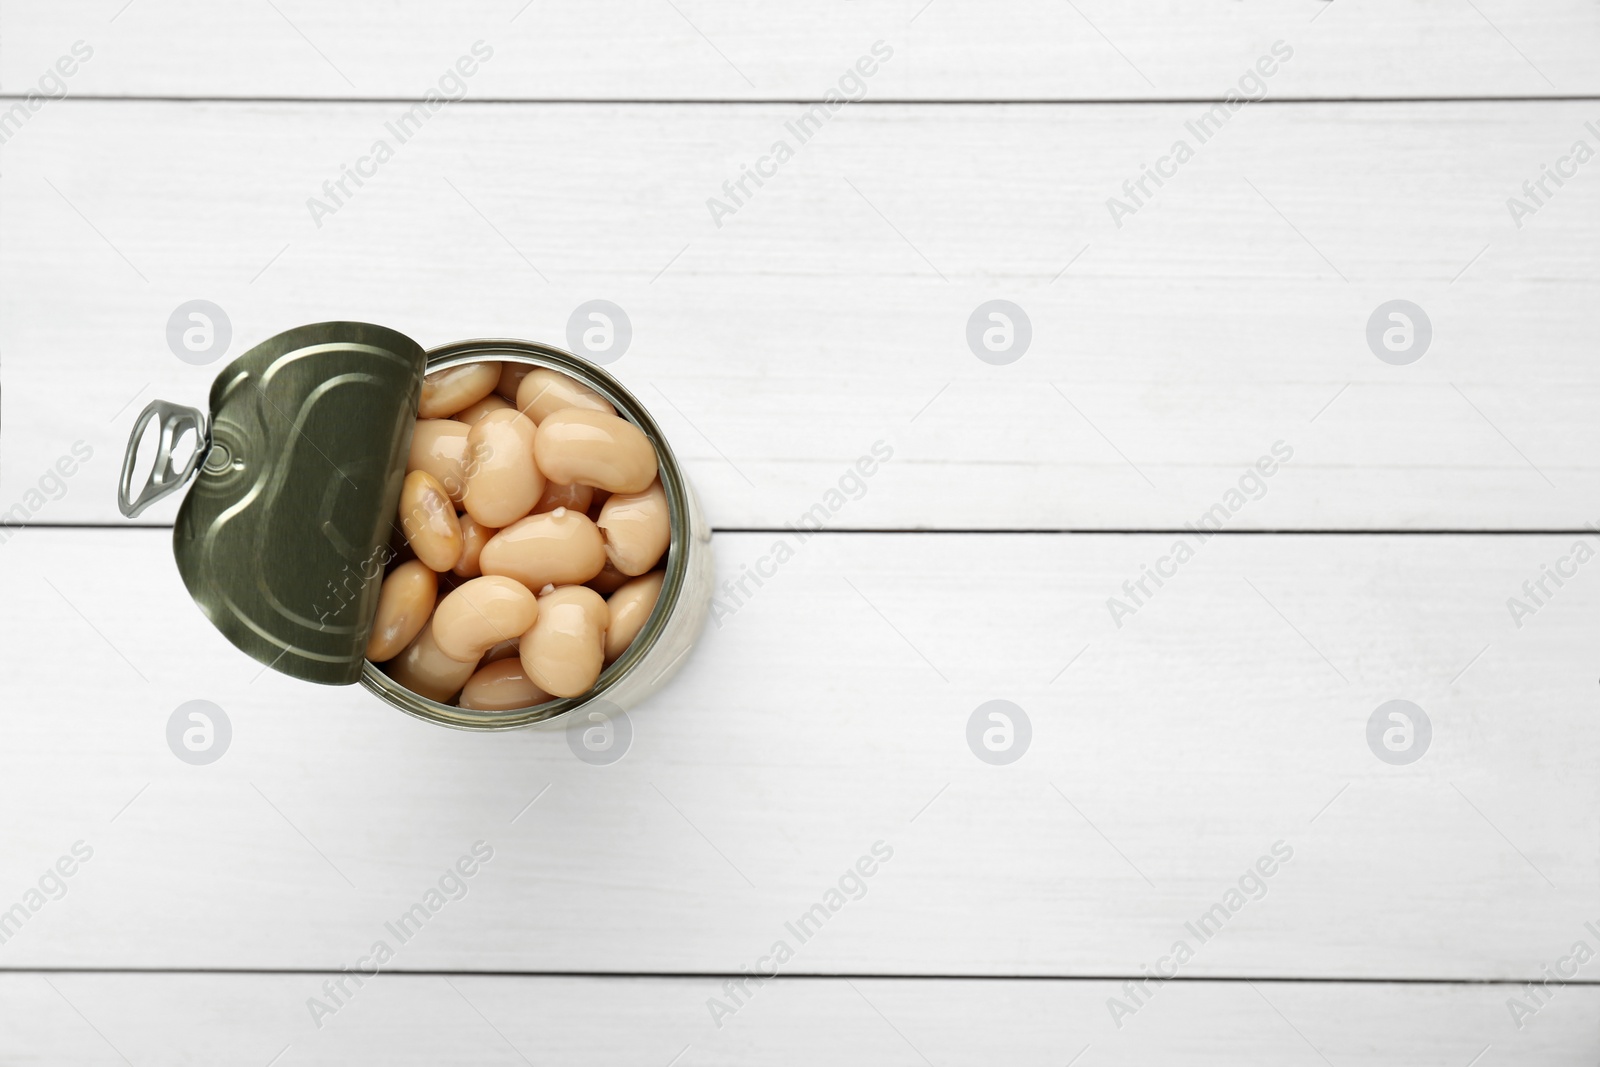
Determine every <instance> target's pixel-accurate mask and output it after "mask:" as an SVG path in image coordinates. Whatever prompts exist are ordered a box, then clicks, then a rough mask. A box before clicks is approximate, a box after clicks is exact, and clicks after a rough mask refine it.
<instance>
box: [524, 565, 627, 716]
mask: <svg viewBox="0 0 1600 1067" xmlns="http://www.w3.org/2000/svg"><path fill="white" fill-rule="evenodd" d="M609 621H610V613H609V609H608V608H607V607H606V602H605V600H604V599H603V598H602V597H601V596H600V594H599V593H596V592H595V591H594V590H593V589H589V588H586V587H584V586H581V585H565V586H561V587H560V588H558V589H556V590H554V591H552V592H550V593H547V594H545V595H544V596H542V597H540V598H539V617H538V618H537V619H536V620H534V623H533V627H532V628H531V629H530V630H529V631H528V632H527V633H525V634H523V635H522V650H521V656H520V659H521V662H522V666H523V669H524V670H526V671H527V672H528V678H529V679H530V680H531V681H532V682H533V683H534V684H535V685H537V686H538V687H539V688H540V689H543V690H544V691H545V692H547V693H549V694H551V695H552V696H558V697H576V696H582V695H583V694H584V693H586V692H588V691H589V689H590V688H592V687H593V686H594V683H595V680H596V679H597V678H599V677H600V671H601V669H602V668H603V667H604V666H605V651H606V647H605V646H606V625H607V624H608V623H609Z"/></svg>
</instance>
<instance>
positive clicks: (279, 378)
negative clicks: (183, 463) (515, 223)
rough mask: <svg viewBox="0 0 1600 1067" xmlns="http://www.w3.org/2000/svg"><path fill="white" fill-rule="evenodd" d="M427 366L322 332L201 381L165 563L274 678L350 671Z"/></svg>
mask: <svg viewBox="0 0 1600 1067" xmlns="http://www.w3.org/2000/svg"><path fill="white" fill-rule="evenodd" d="M425 364H426V357H425V355H424V353H423V350H422V347H421V346H420V345H418V344H417V343H416V342H415V341H413V340H411V338H409V337H406V336H405V335H403V334H400V333H396V332H395V331H394V330H390V329H387V328H385V327H383V326H374V325H371V324H369V323H361V322H323V323H316V324H314V325H311V326H300V327H297V328H295V329H293V330H288V331H286V332H284V333H280V334H278V335H277V336H276V337H272V338H269V339H268V340H266V341H264V342H262V343H261V344H259V345H257V346H256V347H254V348H252V349H251V350H250V351H249V352H246V353H245V354H244V355H243V356H240V357H239V358H238V359H236V360H234V361H233V362H232V363H230V364H228V366H227V367H226V368H224V369H223V371H222V373H221V374H219V375H218V376H217V379H216V381H215V382H214V383H213V384H212V387H211V419H210V434H209V436H210V450H209V451H208V452H206V454H205V462H204V463H203V464H201V466H200V469H199V472H198V477H197V478H196V480H195V483H194V485H193V486H192V487H191V488H190V490H189V494H188V496H187V497H186V498H185V500H184V502H183V506H182V508H181V509H180V510H179V512H178V518H177V524H176V528H175V529H174V531H173V554H174V555H175V556H176V557H177V560H178V571H179V573H180V574H182V575H183V581H184V584H185V585H186V586H188V588H189V593H190V594H191V595H192V596H193V597H194V599H195V601H196V602H197V603H198V604H199V605H200V607H201V609H202V610H203V611H204V612H205V613H206V616H207V617H208V618H209V619H210V620H211V621H212V623H213V624H215V626H216V627H217V629H219V630H221V631H222V633H223V635H224V636H226V637H227V638H228V640H230V641H232V642H233V643H234V644H235V645H237V646H239V648H240V649H242V650H243V651H244V652H245V653H247V654H248V655H250V656H252V657H254V658H255V659H257V660H260V661H261V662H262V663H265V664H268V665H269V666H271V667H272V668H273V669H274V670H277V671H280V672H282V673H284V674H288V675H292V676H293V677H296V678H304V679H306V680H308V681H313V682H322V683H325V684H329V685H348V684H350V683H352V682H354V681H356V680H357V679H358V678H359V677H360V676H361V669H362V663H363V660H364V659H365V650H366V645H367V637H368V633H369V631H370V629H371V626H372V617H373V614H374V613H375V611H376V609H377V597H378V591H379V588H380V585H381V580H382V576H383V569H384V564H385V563H386V562H387V561H388V558H389V549H388V546H389V542H390V533H391V531H392V529H393V527H394V522H395V510H396V507H397V506H398V503H399V499H400V486H401V483H402V481H403V480H404V478H405V465H406V452H407V450H408V448H409V447H410V441H411V430H412V426H413V424H414V420H415V419H416V412H417V400H418V397H419V395H420V393H421V389H422V376H423V373H424V367H425Z"/></svg>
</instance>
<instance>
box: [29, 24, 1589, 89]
mask: <svg viewBox="0 0 1600 1067" xmlns="http://www.w3.org/2000/svg"><path fill="white" fill-rule="evenodd" d="M125 6H126V5H125V4H124V3H123V0H69V2H63V3H54V4H49V5H40V4H24V3H18V2H8V3H6V4H5V5H4V12H5V20H6V25H7V48H6V56H5V57H4V63H3V66H0V79H3V81H0V84H3V85H4V86H5V88H6V89H7V90H8V91H9V92H12V93H18V92H22V91H25V90H26V89H27V88H29V87H31V86H33V85H34V84H35V83H36V80H37V79H38V77H39V76H40V74H41V73H43V72H45V71H47V70H48V69H50V67H51V66H52V64H54V62H55V61H56V59H57V57H58V56H59V55H61V54H62V53H63V52H64V51H65V50H66V49H67V48H68V47H69V46H70V45H71V43H72V42H73V41H75V40H83V41H85V42H86V43H88V44H89V45H90V46H91V47H93V49H94V55H93V57H92V58H91V59H90V61H89V62H88V63H87V64H85V65H84V66H83V68H82V70H81V71H79V72H77V73H75V74H74V75H73V77H72V78H71V79H70V80H69V82H68V84H69V85H70V87H71V91H72V92H74V93H95V94H110V95H123V94H144V95H158V96H208V97H214V96H234V97H238V96H243V97H256V96H269V97H339V98H344V97H369V98H370V97H407V98H419V97H420V96H421V95H422V94H423V93H424V92H425V91H427V90H429V89H430V88H434V87H435V86H436V85H437V83H438V81H439V78H440V75H441V74H442V73H444V72H445V71H447V70H448V69H449V68H450V67H451V66H452V64H453V63H454V62H455V61H456V59H457V57H458V56H460V55H461V54H463V53H465V52H466V51H467V50H468V48H469V46H470V45H471V44H472V43H473V42H474V41H477V40H482V41H484V42H485V43H486V44H487V45H489V46H490V47H491V48H493V50H494V52H493V57H492V59H491V60H490V61H489V62H488V64H487V65H486V66H485V67H484V69H482V70H481V71H479V72H478V73H476V74H474V75H473V77H472V78H471V79H470V81H469V82H468V85H469V86H470V93H471V94H472V95H474V96H479V97H487V98H503V99H528V98H535V99H573V98H577V99H597V98H605V99H662V98H666V99H691V98H692V99H710V100H725V99H740V100H744V99H755V100H761V99H767V100H771V99H779V100H783V99H820V98H821V97H822V96H823V94H824V93H825V92H826V91H827V90H829V89H830V88H833V87H834V86H835V85H836V84H837V83H838V81H839V79H840V76H841V75H842V74H843V73H844V72H845V71H846V70H847V69H849V68H850V66H851V65H852V64H853V63H854V62H855V60H856V59H857V58H858V57H859V56H860V55H863V54H865V53H867V51H868V49H869V48H870V46H871V45H872V43H873V42H874V41H877V40H883V41H885V42H886V43H889V44H890V46H891V47H892V48H894V50H895V55H894V58H893V60H892V62H891V63H890V64H889V66H888V67H887V68H886V69H885V70H883V71H882V72H881V74H879V75H877V76H875V77H874V78H873V79H872V81H871V82H870V95H872V96H873V97H879V98H885V99H894V98H897V99H933V100H944V99H982V100H1006V99H1107V98H1113V99H1119V98H1120V99H1127V98H1137V99H1178V98H1204V99H1220V98H1221V97H1222V95H1223V94H1224V93H1225V92H1227V91H1228V90H1229V89H1232V88H1234V87H1235V86H1236V85H1237V83H1238V81H1239V79H1240V77H1241V76H1242V75H1243V74H1244V73H1245V72H1247V71H1248V70H1249V69H1250V68H1251V67H1252V66H1253V65H1254V64H1255V63H1256V61H1257V60H1258V59H1259V58H1260V57H1261V56H1262V55H1264V54H1268V53H1269V51H1270V48H1271V46H1272V44H1273V43H1274V42H1276V41H1280V40H1281V41H1284V42H1285V43H1286V44H1287V45H1288V46H1289V47H1290V48H1291V49H1292V50H1293V56H1292V59H1291V60H1290V62H1289V63H1288V65H1287V66H1286V67H1284V69H1283V70H1282V71H1281V72H1279V73H1276V74H1274V75H1273V78H1272V80H1271V81H1270V82H1269V83H1268V84H1269V86H1270V92H1271V93H1272V94H1273V95H1284V96H1299V97H1318V98H1326V97H1334V98H1345V97H1395V96H1399V97H1413V96H1427V97H1437V96H1472V97H1477V96H1528V95H1546V94H1556V93H1566V94H1573V93H1594V92H1595V91H1596V90H1597V89H1600V75H1597V74H1596V72H1595V70H1594V65H1593V63H1591V62H1590V61H1589V52H1588V49H1589V47H1590V45H1592V43H1593V41H1594V39H1595V31H1596V29H1597V28H1600V17H1597V15H1596V13H1595V11H1594V8H1593V6H1592V5H1589V4H1585V3H1582V2H1581V0H1546V2H1544V3H1540V4H1538V5H1519V4H1515V3H1513V2H1511V0H1479V2H1477V3H1475V4H1471V5H1467V4H1463V5H1454V4H1452V5H1439V4H1432V3H1427V2H1425V0H1389V2H1382V0H1341V2H1340V3H1339V4H1338V10H1337V11H1334V10H1331V6H1330V5H1329V4H1327V3H1324V2H1322V0H1298V2H1294V3H1262V2H1252V3H1234V2H1231V0H1205V2H1201V3H1184V2H1181V0H1160V2H1157V3H1149V4H1139V5H1136V6H1133V7H1127V6H1122V5H1116V4H1113V3H1110V2H1108V0H1084V2H1081V3H1077V4H1072V5H1061V4H1051V3H1047V2H1043V0H1027V2H1018V0H1012V2H1008V3H998V4H997V3H983V2H980V0H932V2H927V0H904V2H897V3H894V4H888V5H885V4H870V5H867V4H862V5H846V6H840V5H837V4H829V3H824V2H820V0H806V2H801V3H794V4H785V5H781V6H771V5H756V6H751V5H747V4H740V3H736V2H732V0H685V2H682V3H673V4H664V3H623V2H618V0H603V2H600V3H594V4H585V5H583V6H582V7H570V6H563V5H557V4H542V3H536V4H529V3H525V2H523V0H497V2H490V0H472V2H469V3H461V4H451V5H448V6H441V5H430V4H426V3H422V2H421V0H401V2H398V3H389V2H384V3H380V2H378V0H364V2H358V3H349V4H336V5H316V4H312V3H308V2H306V0H281V2H278V3H274V4H270V5H254V6H247V7H243V8H233V7H227V8H221V7H218V6H216V5H213V4H206V3H204V2H202V0H139V3H138V7H137V9H131V8H130V9H128V10H126V11H124V10H123V8H124V7H125Z"/></svg>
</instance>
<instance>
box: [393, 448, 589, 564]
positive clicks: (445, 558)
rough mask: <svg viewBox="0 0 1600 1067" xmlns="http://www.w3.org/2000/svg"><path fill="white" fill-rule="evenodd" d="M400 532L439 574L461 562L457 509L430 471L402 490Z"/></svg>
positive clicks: (415, 473)
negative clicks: (403, 532) (401, 530)
mask: <svg viewBox="0 0 1600 1067" xmlns="http://www.w3.org/2000/svg"><path fill="white" fill-rule="evenodd" d="M400 528H401V529H403V530H404V531H405V533H406V540H407V541H408V542H410V544H411V549H412V551H413V552H415V553H416V554H417V558H418V559H420V560H421V561H422V562H424V563H426V564H427V565H428V566H430V567H432V568H433V569H434V570H436V571H447V570H449V569H450V568H451V567H454V566H455V565H456V561H457V560H459V559H460V558H461V549H462V537H461V522H460V520H458V519H457V518H456V509H455V507H454V505H452V504H451V503H450V496H449V494H448V493H446V492H445V489H444V486H442V485H440V484H439V479H437V478H435V477H434V476H433V475H431V474H429V473H428V472H427V471H412V472H411V473H410V474H408V475H406V480H405V484H403V485H402V486H401V487H400ZM597 532H598V531H597Z"/></svg>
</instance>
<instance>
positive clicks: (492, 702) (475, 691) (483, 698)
mask: <svg viewBox="0 0 1600 1067" xmlns="http://www.w3.org/2000/svg"><path fill="white" fill-rule="evenodd" d="M549 699H550V694H549V693H546V692H545V691H544V690H543V689H540V688H539V687H538V686H536V685H534V684H533V682H532V680H531V679H529V677H528V672H527V671H526V670H524V669H523V667H522V661H521V660H516V659H501V660H496V661H495V662H493V663H491V664H489V665H488V666H486V667H479V668H478V671H477V673H476V674H474V675H473V676H472V677H471V678H469V679H467V684H466V687H465V688H463V689H462V690H461V700H460V701H459V702H458V703H459V705H460V706H461V707H463V708H467V709H469V710H471V711H517V710H519V709H521V708H531V707H535V706H537V705H539V704H543V703H545V702H546V701H547V700H549Z"/></svg>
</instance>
